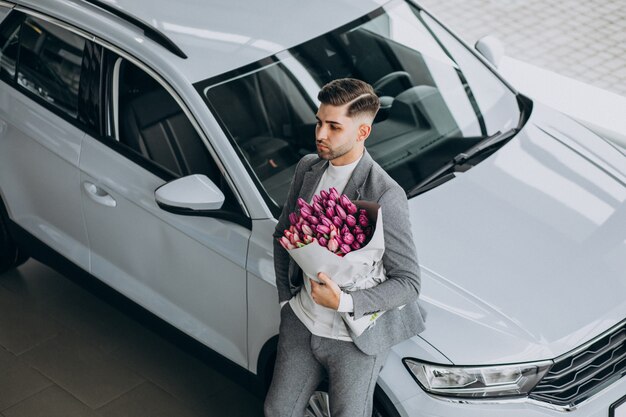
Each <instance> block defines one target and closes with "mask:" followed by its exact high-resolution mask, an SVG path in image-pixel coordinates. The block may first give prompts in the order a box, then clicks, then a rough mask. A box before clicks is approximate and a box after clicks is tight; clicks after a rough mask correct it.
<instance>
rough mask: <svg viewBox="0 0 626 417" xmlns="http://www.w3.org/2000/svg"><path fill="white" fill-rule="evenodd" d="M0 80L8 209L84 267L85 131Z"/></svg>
mask: <svg viewBox="0 0 626 417" xmlns="http://www.w3.org/2000/svg"><path fill="white" fill-rule="evenodd" d="M0 84H1V85H2V88H1V90H0V158H1V162H0V189H2V194H3V196H2V197H3V200H4V202H5V204H6V206H7V210H8V212H9V215H10V216H11V218H12V219H13V220H14V221H16V222H18V223H19V224H20V225H21V226H22V227H24V228H25V229H26V230H28V231H29V232H30V233H32V234H33V235H34V236H36V237H37V238H39V239H41V240H42V241H43V242H45V243H46V244H48V245H50V246H52V247H55V248H56V249H57V251H58V252H59V253H61V254H63V256H66V257H67V258H68V259H70V260H72V262H74V263H76V264H77V265H80V266H81V267H83V268H88V267H89V244H88V242H87V234H86V231H85V225H84V222H83V217H82V211H81V209H80V185H79V174H78V161H79V157H80V145H81V141H82V138H83V136H84V135H85V134H84V132H82V131H81V130H80V129H78V128H76V127H75V126H73V125H71V124H70V123H68V122H66V121H65V120H63V119H62V118H61V117H59V116H57V115H56V114H54V113H52V112H51V111H48V110H46V109H42V108H41V106H40V105H39V104H37V103H36V102H35V101H33V100H32V99H30V98H28V97H27V96H26V95H24V94H23V93H20V92H18V91H16V90H15V89H13V88H10V87H8V86H7V84H6V83H5V82H4V81H0ZM33 167H38V168H39V169H40V170H41V171H34V170H33ZM44 173H45V174H44Z"/></svg>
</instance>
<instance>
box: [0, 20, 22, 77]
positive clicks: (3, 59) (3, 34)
mask: <svg viewBox="0 0 626 417" xmlns="http://www.w3.org/2000/svg"><path fill="white" fill-rule="evenodd" d="M20 22H21V18H20V16H18V15H17V14H16V13H11V14H10V15H9V16H8V17H7V18H6V19H5V20H4V21H3V22H2V27H1V28H0V77H2V78H3V79H5V80H13V79H14V78H15V64H16V62H17V52H18V49H19V34H20V28H21V25H20Z"/></svg>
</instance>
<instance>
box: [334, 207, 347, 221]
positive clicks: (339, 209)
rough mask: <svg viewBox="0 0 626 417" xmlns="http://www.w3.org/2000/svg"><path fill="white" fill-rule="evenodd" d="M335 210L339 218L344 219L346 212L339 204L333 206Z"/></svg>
mask: <svg viewBox="0 0 626 417" xmlns="http://www.w3.org/2000/svg"><path fill="white" fill-rule="evenodd" d="M335 212H337V216H339V218H340V219H341V220H345V219H346V216H347V214H346V211H345V210H344V209H343V207H341V206H339V205H337V206H335Z"/></svg>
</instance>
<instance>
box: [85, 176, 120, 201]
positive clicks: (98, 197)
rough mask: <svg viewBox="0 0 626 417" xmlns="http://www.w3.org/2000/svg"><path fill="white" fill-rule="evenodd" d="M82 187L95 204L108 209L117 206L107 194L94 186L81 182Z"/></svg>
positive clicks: (87, 182)
mask: <svg viewBox="0 0 626 417" xmlns="http://www.w3.org/2000/svg"><path fill="white" fill-rule="evenodd" d="M83 187H84V188H85V191H86V192H87V195H88V196H89V198H91V199H92V200H93V201H95V202H96V203H98V204H102V205H104V206H108V207H115V206H117V201H115V199H114V198H113V197H111V196H110V195H109V193H107V192H106V191H104V190H103V189H102V188H100V187H98V186H97V185H96V184H93V183H91V182H89V181H85V182H83Z"/></svg>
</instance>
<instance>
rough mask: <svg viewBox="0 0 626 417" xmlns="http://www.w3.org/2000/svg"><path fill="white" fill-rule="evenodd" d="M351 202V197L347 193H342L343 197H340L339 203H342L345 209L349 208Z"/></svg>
mask: <svg viewBox="0 0 626 417" xmlns="http://www.w3.org/2000/svg"><path fill="white" fill-rule="evenodd" d="M350 203H351V201H350V199H349V198H348V196H347V195H345V194H342V195H341V197H339V204H341V207H342V208H343V209H344V210H347V209H348V206H349V205H350Z"/></svg>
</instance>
